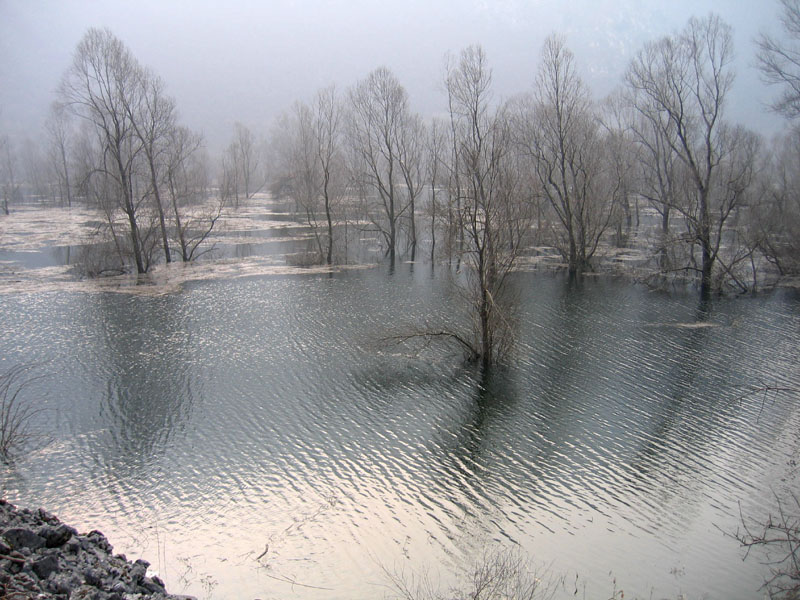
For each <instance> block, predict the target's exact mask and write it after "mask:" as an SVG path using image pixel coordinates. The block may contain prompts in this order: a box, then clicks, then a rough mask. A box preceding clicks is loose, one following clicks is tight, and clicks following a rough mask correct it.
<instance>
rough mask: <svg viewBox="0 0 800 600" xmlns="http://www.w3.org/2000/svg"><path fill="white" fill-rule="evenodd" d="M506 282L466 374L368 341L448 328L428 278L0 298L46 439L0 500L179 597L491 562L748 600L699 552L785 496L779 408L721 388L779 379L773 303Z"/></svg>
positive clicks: (796, 322) (727, 564)
mask: <svg viewBox="0 0 800 600" xmlns="http://www.w3.org/2000/svg"><path fill="white" fill-rule="evenodd" d="M514 283H515V285H516V286H517V287H518V289H519V291H520V298H521V301H520V306H519V314H518V322H519V325H518V338H519V339H518V340H517V347H516V348H517V350H516V355H515V357H514V361H513V362H512V364H511V365H510V366H509V367H508V368H506V369H503V370H499V371H497V372H495V373H493V374H492V375H491V377H482V376H481V375H480V374H479V373H478V372H477V371H476V370H474V369H472V368H471V367H469V366H467V365H463V364H462V363H461V361H460V358H459V356H458V354H457V351H455V350H452V349H446V348H440V347H432V348H430V349H427V350H422V351H421V352H420V353H419V354H414V353H412V352H411V351H410V349H409V348H403V347H394V346H388V345H386V344H385V343H382V342H381V341H380V338H382V337H384V336H387V335H390V334H392V333H395V332H397V331H403V330H408V329H409V328H411V327H414V326H419V325H420V324H422V323H429V324H438V323H441V322H447V323H450V324H458V323H460V322H463V315H462V311H461V308H460V307H461V300H460V296H459V295H458V294H457V293H456V292H454V290H453V288H452V286H451V284H450V281H449V277H448V276H447V275H446V274H445V272H444V269H437V270H435V271H434V270H432V269H431V268H430V267H429V266H428V267H423V266H422V265H400V266H398V268H397V269H395V270H394V271H393V272H388V271H387V270H385V269H383V268H381V267H376V268H372V269H366V270H354V271H347V272H343V273H337V274H332V275H305V276H303V275H300V276H264V277H253V278H249V279H234V280H221V281H209V282H202V283H192V284H188V285H187V286H186V288H185V289H183V290H182V291H179V292H176V293H171V294H167V295H162V296H137V295H124V294H109V293H94V294H91V293H81V292H77V293H59V292H42V293H35V294H5V295H2V296H0V319H2V323H3V324H4V325H3V328H2V329H0V357H1V358H0V365H3V366H5V365H9V366H10V365H14V364H20V363H24V364H31V363H33V364H36V365H39V369H41V370H43V371H44V372H46V373H47V377H45V378H44V379H43V380H41V381H37V382H35V383H33V384H32V385H31V386H30V387H29V388H28V392H29V393H30V394H35V395H37V397H38V396H40V397H41V398H42V399H43V402H44V403H45V405H46V407H47V408H48V411H47V412H46V413H45V414H44V415H43V416H42V418H41V419H42V420H41V423H39V425H40V426H41V427H43V428H47V429H48V430H49V431H51V432H52V435H51V440H50V442H49V443H48V444H47V445H45V446H44V447H43V448H41V449H40V450H38V451H36V452H34V453H32V454H31V455H30V456H28V457H27V459H26V460H24V461H22V462H20V464H19V465H18V467H17V468H16V469H12V470H6V471H5V472H4V473H3V480H2V483H3V486H4V490H3V491H4V493H5V495H6V496H7V497H8V498H9V499H10V500H11V501H12V502H15V503H19V504H22V505H27V506H38V505H43V506H45V507H47V508H48V509H49V510H51V511H53V512H55V513H56V514H58V515H59V516H60V517H62V519H64V520H66V521H68V522H70V523H73V524H75V525H77V526H78V527H79V528H81V529H85V530H89V529H94V528H99V529H101V530H103V531H104V532H105V533H106V534H107V535H108V537H109V538H110V540H111V542H112V543H113V544H114V545H115V549H116V550H117V551H121V552H126V553H127V554H128V557H129V558H136V557H139V556H144V557H146V558H147V559H148V560H149V561H150V562H151V563H152V564H153V569H155V570H157V571H158V572H159V574H160V575H161V577H162V578H164V579H165V580H166V581H167V583H168V586H169V587H170V589H171V590H173V591H174V592H181V591H182V590H183V589H184V588H185V589H186V590H187V591H188V592H189V593H194V594H195V595H197V596H199V597H205V596H207V595H209V594H210V595H212V596H213V597H214V598H271V597H275V598H285V597H297V598H354V599H359V598H364V599H366V598H381V597H387V596H389V597H390V596H391V594H392V590H391V587H390V586H389V580H388V578H387V576H386V573H385V571H386V570H388V571H390V572H394V573H405V574H406V575H407V576H408V575H410V574H419V573H423V572H426V571H427V572H428V573H429V574H430V575H431V577H432V578H433V579H438V580H441V583H442V585H443V586H444V587H445V588H446V586H447V585H448V584H449V583H451V582H452V580H453V578H454V577H457V576H458V575H459V574H460V573H461V572H462V569H463V568H464V567H465V565H468V564H470V563H471V562H473V561H475V560H477V559H480V557H481V556H483V555H484V554H485V553H486V551H487V548H496V547H509V546H516V547H519V548H520V549H521V550H522V551H523V552H524V554H525V555H526V556H528V557H530V558H531V560H532V561H533V562H534V563H535V564H537V565H540V566H541V568H542V569H543V570H545V571H547V572H549V573H551V574H553V575H555V576H563V577H564V578H565V581H566V583H565V584H564V586H563V587H562V589H561V592H560V593H561V595H562V596H563V597H574V595H573V593H574V591H575V589H576V583H575V581H576V576H577V587H578V590H579V594H578V595H579V597H581V596H582V595H584V594H585V596H586V597H587V598H595V597H604V598H605V597H608V596H610V595H611V593H612V591H613V589H614V586H615V585H616V588H617V589H624V590H625V595H626V597H629V598H630V597H634V596H635V595H638V596H639V597H643V598H649V597H651V594H652V596H653V597H676V596H677V595H678V594H679V593H681V592H683V593H686V594H688V595H689V596H690V597H708V598H720V599H723V598H725V599H736V598H752V597H755V596H756V595H757V593H758V588H759V586H760V584H761V582H762V580H763V578H764V576H765V574H766V570H765V567H763V566H762V565H760V564H759V562H758V560H757V558H758V557H751V558H750V559H748V561H747V562H742V556H743V553H742V551H741V549H740V548H739V547H738V544H737V542H736V541H735V540H733V539H732V538H731V537H729V536H726V535H725V533H726V532H727V533H731V532H734V531H735V530H736V529H737V526H738V524H739V520H740V513H741V514H744V515H754V516H756V517H763V516H765V514H766V512H767V511H768V510H770V508H772V507H774V505H775V500H774V493H781V492H782V491H786V490H787V489H796V483H797V481H796V478H795V473H794V467H793V466H792V465H793V461H794V460H795V459H796V458H797V457H796V455H795V449H796V448H797V442H798V439H797V438H798V432H800V414H798V409H797V406H798V405H797V397H796V395H791V394H768V395H766V396H765V395H763V394H748V393H747V391H748V390H749V389H750V388H752V387H753V386H761V385H770V386H790V385H796V382H797V381H798V380H800V367H798V365H800V360H799V359H800V352H798V345H797V339H798V333H800V299H798V297H797V295H796V294H795V293H793V292H789V291H779V292H776V293H774V294H772V295H765V296H757V297H754V298H744V299H722V300H717V301H715V302H714V303H713V304H712V305H710V306H703V305H699V304H698V302H697V301H696V299H695V298H694V296H692V295H683V294H679V293H676V294H672V295H668V294H662V293H656V292H651V291H649V290H648V289H646V288H644V287H640V286H635V285H632V284H629V283H625V282H619V281H615V280H611V279H604V278H596V279H595V278H590V279H588V280H585V281H584V282H582V284H575V283H574V282H572V283H571V282H570V281H569V280H568V279H566V278H565V277H563V276H560V275H545V274H536V273H519V274H517V275H516V276H515V280H514ZM259 556H260V557H261V558H260V559H259ZM287 580H291V581H294V582H295V584H293V585H292V584H289V583H286V581H287ZM614 582H616V583H614Z"/></svg>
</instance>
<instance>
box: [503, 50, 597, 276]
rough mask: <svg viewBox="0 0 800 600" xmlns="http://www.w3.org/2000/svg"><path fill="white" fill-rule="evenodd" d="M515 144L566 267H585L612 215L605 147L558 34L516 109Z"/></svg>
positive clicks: (576, 270)
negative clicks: (554, 225)
mask: <svg viewBox="0 0 800 600" xmlns="http://www.w3.org/2000/svg"><path fill="white" fill-rule="evenodd" d="M518 114H519V115H520V116H519V117H518V119H519V126H518V127H517V131H519V132H520V133H521V135H519V137H518V140H517V141H518V143H519V145H520V147H521V148H522V149H523V151H524V152H525V153H526V154H527V155H528V156H529V157H530V158H531V159H532V163H533V169H534V171H535V173H536V176H537V179H538V181H539V184H540V186H541V190H542V193H543V195H544V196H545V197H546V198H547V201H548V202H549V204H550V206H551V207H552V209H553V210H554V211H555V214H556V216H557V218H558V221H559V223H560V225H561V231H562V234H563V235H562V236H560V241H559V242H557V245H558V247H559V250H560V251H561V252H562V254H563V255H564V258H565V260H566V261H567V265H568V267H569V271H570V273H572V274H575V273H580V272H582V271H584V270H585V269H587V268H589V266H590V261H591V258H592V256H593V255H594V253H595V251H596V250H597V247H598V244H599V242H600V239H601V237H602V235H603V233H604V232H605V230H606V228H607V227H608V224H609V222H610V219H611V210H610V204H609V198H608V196H607V195H606V192H607V190H603V189H602V186H601V184H602V180H601V177H600V175H601V173H602V172H603V167H604V165H603V164H602V157H603V154H604V150H603V147H602V138H601V136H600V134H599V131H598V129H599V123H598V121H597V118H596V116H595V114H594V111H593V107H592V103H591V100H590V98H589V91H588V89H587V88H586V86H585V85H584V83H583V81H582V80H581V79H580V77H579V76H578V73H577V70H576V67H575V62H574V56H573V54H572V52H570V50H569V49H568V48H567V47H566V45H565V42H564V40H563V39H562V38H560V37H558V36H550V37H549V38H548V39H547V40H546V41H545V44H544V47H543V51H542V63H541V66H540V69H539V74H538V77H537V80H536V87H535V88H534V92H533V95H532V96H530V97H528V98H527V99H525V100H523V103H522V108H521V110H518Z"/></svg>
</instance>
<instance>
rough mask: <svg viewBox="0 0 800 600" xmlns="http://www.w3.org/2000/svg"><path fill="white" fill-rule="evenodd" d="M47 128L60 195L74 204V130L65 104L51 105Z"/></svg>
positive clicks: (51, 160) (63, 199)
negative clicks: (72, 157)
mask: <svg viewBox="0 0 800 600" xmlns="http://www.w3.org/2000/svg"><path fill="white" fill-rule="evenodd" d="M45 129H46V130H47V134H48V137H49V142H50V162H51V164H52V166H53V170H54V171H55V173H56V178H57V180H58V190H59V197H60V198H61V203H62V204H63V203H64V201H65V200H66V204H67V206H72V186H73V183H74V182H73V181H72V180H74V177H72V173H71V171H72V165H71V164H70V156H71V154H72V147H71V143H72V139H71V138H72V130H71V128H70V124H69V119H68V114H67V112H66V111H65V110H64V106H63V105H61V104H59V103H57V102H56V103H54V104H53V105H52V106H51V107H50V115H49V116H48V118H47V121H46V122H45Z"/></svg>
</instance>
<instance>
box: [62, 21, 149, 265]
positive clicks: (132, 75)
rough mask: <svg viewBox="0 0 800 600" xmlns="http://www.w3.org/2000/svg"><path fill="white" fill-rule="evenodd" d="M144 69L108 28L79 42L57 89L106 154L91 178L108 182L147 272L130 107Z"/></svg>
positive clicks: (138, 147) (136, 100) (138, 260)
mask: <svg viewBox="0 0 800 600" xmlns="http://www.w3.org/2000/svg"><path fill="white" fill-rule="evenodd" d="M139 71H140V66H139V64H138V63H137V61H136V59H135V58H134V57H133V55H132V54H131V53H130V51H129V50H128V49H127V48H126V47H125V45H124V44H123V43H122V42H121V41H120V40H119V39H118V38H116V37H115V36H114V34H112V33H111V32H110V31H109V30H108V29H95V28H92V29H89V30H88V31H87V32H86V34H85V35H84V37H83V39H82V40H81V41H80V42H79V44H78V46H77V48H76V50H75V54H74V57H73V62H72V66H71V67H70V68H69V69H68V70H67V72H66V74H65V75H64V78H63V79H62V81H61V85H60V86H59V97H60V99H61V101H62V102H63V103H64V104H65V105H66V106H68V107H69V108H70V110H72V111H73V112H74V113H75V114H76V115H78V116H79V117H80V118H82V119H85V120H86V121H87V122H89V123H90V124H91V126H92V127H93V128H94V130H95V132H96V137H97V140H98V141H99V143H100V145H101V148H102V153H101V154H100V155H99V157H100V158H101V161H100V162H99V163H98V164H97V165H95V168H94V169H93V170H92V172H91V174H99V175H101V176H104V177H107V178H109V180H110V182H111V183H112V186H111V187H110V188H109V189H108V191H109V192H111V193H112V197H113V198H115V199H116V202H117V203H118V205H119V207H120V208H121V210H122V211H123V212H124V213H125V215H126V217H127V220H128V228H129V231H128V235H129V241H130V247H131V250H132V253H133V257H134V261H135V264H136V270H137V272H139V273H145V272H146V271H147V269H148V267H149V264H148V262H149V261H148V260H147V258H146V256H145V244H144V242H145V239H144V237H143V235H142V232H141V231H140V229H141V228H140V223H139V209H140V205H141V198H140V197H139V196H138V195H137V194H136V193H135V182H134V177H135V164H136V161H137V158H138V156H139V153H140V152H141V150H142V145H141V142H140V140H139V139H138V138H137V136H136V135H135V129H134V127H133V123H132V122H131V111H129V110H128V108H127V107H129V106H136V105H138V103H139V99H140V98H139V97H140V94H141V86H139V79H138V78H139Z"/></svg>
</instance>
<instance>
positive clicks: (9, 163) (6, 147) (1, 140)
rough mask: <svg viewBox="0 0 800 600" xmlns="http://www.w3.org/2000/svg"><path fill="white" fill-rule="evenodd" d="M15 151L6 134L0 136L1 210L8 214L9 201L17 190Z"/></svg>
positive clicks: (16, 193)
mask: <svg viewBox="0 0 800 600" xmlns="http://www.w3.org/2000/svg"><path fill="white" fill-rule="evenodd" d="M16 173H17V160H16V153H15V152H14V149H13V148H12V145H11V140H10V139H9V137H8V136H7V135H3V136H0V184H2V188H3V212H4V213H5V214H10V209H9V207H8V204H9V202H11V201H13V200H15V199H16V197H17V195H18V193H19V192H18V190H17V177H16Z"/></svg>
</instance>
